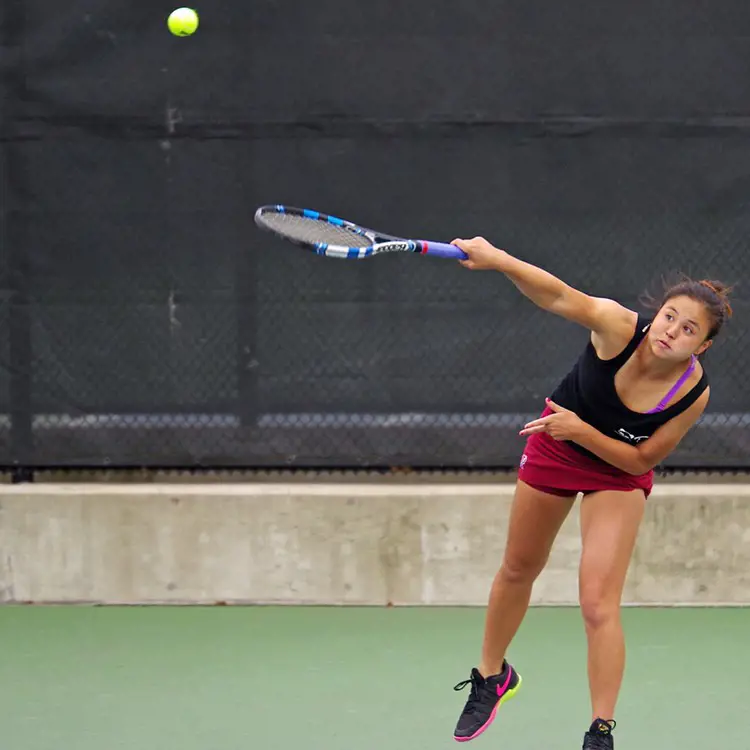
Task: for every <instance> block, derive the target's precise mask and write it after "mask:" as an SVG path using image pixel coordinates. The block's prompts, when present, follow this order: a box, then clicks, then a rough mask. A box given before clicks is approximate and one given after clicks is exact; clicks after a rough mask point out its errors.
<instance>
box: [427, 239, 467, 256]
mask: <svg viewBox="0 0 750 750" xmlns="http://www.w3.org/2000/svg"><path fill="white" fill-rule="evenodd" d="M420 245H421V246H422V254H423V255H433V256H435V257H436V258H457V259H458V260H466V258H468V257H469V256H468V255H467V254H466V253H465V252H464V251H463V250H461V248H458V247H456V246H455V245H448V244H446V243H445V242H425V241H421V242H420Z"/></svg>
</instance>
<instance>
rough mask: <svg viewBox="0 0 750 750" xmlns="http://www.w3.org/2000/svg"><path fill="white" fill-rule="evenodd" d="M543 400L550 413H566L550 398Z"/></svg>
mask: <svg viewBox="0 0 750 750" xmlns="http://www.w3.org/2000/svg"><path fill="white" fill-rule="evenodd" d="M544 400H545V402H546V404H547V406H549V408H550V409H552V411H568V410H567V409H566V408H564V407H562V406H560V405H559V404H556V403H555V402H554V401H553V400H552V399H551V398H545V399H544Z"/></svg>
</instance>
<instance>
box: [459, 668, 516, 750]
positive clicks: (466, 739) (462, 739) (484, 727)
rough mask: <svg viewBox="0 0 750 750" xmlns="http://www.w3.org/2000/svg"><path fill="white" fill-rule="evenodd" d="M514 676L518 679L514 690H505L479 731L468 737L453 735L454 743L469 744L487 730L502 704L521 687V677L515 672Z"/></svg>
mask: <svg viewBox="0 0 750 750" xmlns="http://www.w3.org/2000/svg"><path fill="white" fill-rule="evenodd" d="M516 676H517V677H518V682H517V683H516V686H515V687H514V688H511V689H510V690H506V691H505V693H503V696H502V697H501V698H500V700H499V701H498V702H497V704H496V705H495V708H493V709H492V713H491V714H490V718H489V719H487V721H486V722H485V723H484V724H482V726H481V727H479V729H477V731H476V732H474V734H472V735H471V736H469V737H456V735H455V734H454V735H453V739H454V740H456V742H469V740H473V739H476V738H477V737H479V735H480V734H482V732H485V731H486V730H487V729H488V728H489V726H490V724H492V722H493V721H495V716H496V715H497V711H498V709H499V708H500V706H502V705H503V703H505V702H506V701H509V700H510V699H511V698H512V697H513V696H514V695H515V694H516V693H517V692H518V690H519V688H520V687H521V683H522V682H523V679H521V675H520V674H518V672H516Z"/></svg>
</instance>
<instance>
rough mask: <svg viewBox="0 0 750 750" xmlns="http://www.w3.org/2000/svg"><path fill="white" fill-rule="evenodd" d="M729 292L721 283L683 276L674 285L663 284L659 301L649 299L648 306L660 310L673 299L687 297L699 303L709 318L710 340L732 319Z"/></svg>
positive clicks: (729, 289)
mask: <svg viewBox="0 0 750 750" xmlns="http://www.w3.org/2000/svg"><path fill="white" fill-rule="evenodd" d="M730 291H731V287H729V286H728V285H727V284H724V283H722V282H721V281H710V280H708V279H701V280H700V281H695V280H694V279H690V278H688V277H686V276H685V277H683V278H681V279H680V280H679V281H677V282H676V283H673V284H666V283H665V284H664V292H663V293H662V296H661V301H659V302H656V301H655V300H653V298H649V299H650V301H651V304H649V306H650V307H656V309H659V310H660V309H661V308H662V307H663V306H664V305H666V304H667V302H669V300H671V299H674V298H675V297H689V298H690V299H693V300H695V301H696V302H701V303H702V304H703V305H704V306H705V308H706V312H707V313H708V316H709V317H710V318H711V330H710V331H709V332H708V335H707V336H706V339H712V338H714V337H715V336H717V335H718V333H719V331H720V330H721V327H722V326H723V325H724V323H726V322H727V320H729V318H731V317H732V306H731V305H730V304H729V292H730ZM654 303H655V304H654Z"/></svg>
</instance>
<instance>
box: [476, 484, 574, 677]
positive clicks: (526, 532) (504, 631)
mask: <svg viewBox="0 0 750 750" xmlns="http://www.w3.org/2000/svg"><path fill="white" fill-rule="evenodd" d="M574 501H575V495H574V494H573V495H571V496H569V497H560V496H557V495H550V494H547V493H546V492H540V491H539V490H535V489H534V488H533V487H530V486H529V485H528V484H525V483H524V482H521V481H519V482H518V484H517V485H516V492H515V496H514V498H513V506H512V508H511V513H510V520H509V524H508V535H507V540H506V546H505V554H504V556H503V562H502V565H501V567H500V570H499V571H498V572H497V575H496V576H495V580H494V582H493V584H492V589H491V591H490V597H489V604H488V606H487V613H486V616H485V630H484V643H483V645H482V659H481V661H480V664H479V671H480V673H481V674H482V675H483V676H484V677H488V676H490V675H494V674H497V673H498V672H500V670H501V669H502V666H503V659H504V658H505V652H506V651H507V650H508V646H509V645H510V642H511V640H512V639H513V636H515V634H516V631H517V630H518V628H519V626H520V625H521V621H522V620H523V618H524V615H525V614H526V610H527V609H528V606H529V601H530V599H531V589H532V586H533V584H534V581H535V580H536V578H537V577H538V576H539V573H540V572H541V571H542V569H543V568H544V566H545V565H546V563H547V559H548V558H549V553H550V550H551V549H552V544H553V542H554V540H555V537H556V536H557V533H558V531H559V530H560V527H561V526H562V524H563V521H565V518H566V516H567V515H568V513H569V512H570V509H571V507H572V506H573V503H574Z"/></svg>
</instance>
